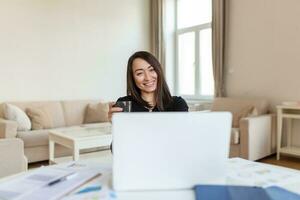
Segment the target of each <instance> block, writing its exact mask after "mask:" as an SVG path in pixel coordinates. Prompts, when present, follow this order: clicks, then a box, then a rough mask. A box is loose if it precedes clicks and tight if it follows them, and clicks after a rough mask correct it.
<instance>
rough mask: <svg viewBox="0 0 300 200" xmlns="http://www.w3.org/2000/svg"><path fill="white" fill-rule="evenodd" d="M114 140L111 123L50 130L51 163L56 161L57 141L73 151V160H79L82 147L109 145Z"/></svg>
mask: <svg viewBox="0 0 300 200" xmlns="http://www.w3.org/2000/svg"><path fill="white" fill-rule="evenodd" d="M111 142H112V135H111V124H110V123H103V124H101V126H100V127H79V128H78V129H70V130H53V131H51V132H49V164H53V163H55V162H54V152H55V143H57V144H60V145H62V146H64V147H67V148H69V149H71V150H72V151H73V160H74V161H77V160H79V152H80V150H82V149H90V148H95V147H105V146H109V145H110V144H111Z"/></svg>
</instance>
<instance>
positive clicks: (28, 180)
mask: <svg viewBox="0 0 300 200" xmlns="http://www.w3.org/2000/svg"><path fill="white" fill-rule="evenodd" d="M103 172H104V170H103V169H101V168H99V167H98V168H96V167H90V166H88V165H85V164H77V163H74V162H72V163H68V164H64V165H54V166H49V167H42V168H39V169H37V170H33V171H32V172H30V173H26V174H25V175H23V176H20V177H16V178H14V179H11V180H9V181H7V182H4V183H1V185H0V199H6V200H14V199H30V200H34V199H43V200H54V199H60V198H62V197H64V196H66V195H68V194H70V193H72V192H73V191H75V190H76V189H78V188H79V187H80V186H82V185H84V184H85V183H87V182H89V181H91V180H92V179H95V178H98V177H100V176H101V175H102V173H103Z"/></svg>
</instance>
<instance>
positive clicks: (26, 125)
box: [3, 103, 31, 131]
mask: <svg viewBox="0 0 300 200" xmlns="http://www.w3.org/2000/svg"><path fill="white" fill-rule="evenodd" d="M3 112H4V118H5V119H7V120H12V121H15V122H17V124H18V131H27V130H30V129H31V122H30V119H29V118H28V116H27V115H26V113H25V112H24V111H23V110H21V109H20V108H18V107H17V106H14V105H11V104H7V103H5V104H4V105H3Z"/></svg>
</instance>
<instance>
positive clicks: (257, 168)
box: [0, 158, 300, 200]
mask: <svg viewBox="0 0 300 200" xmlns="http://www.w3.org/2000/svg"><path fill="white" fill-rule="evenodd" d="M80 162H82V163H84V162H85V161H79V164H80ZM85 164H87V163H85ZM227 165H228V166H227V168H228V172H227V178H226V183H227V184H228V185H252V186H263V187H267V186H270V185H278V186H280V187H283V188H285V189H288V190H290V191H292V192H295V193H298V194H300V171H299V170H292V169H289V168H284V167H278V166H274V165H269V164H263V163H257V162H252V161H248V160H244V159H240V158H232V159H229V160H228V163H227ZM94 167H96V168H97V169H99V170H100V171H101V172H103V174H104V175H103V176H101V177H99V178H97V179H94V180H93V181H92V182H93V183H95V182H96V183H99V184H101V185H102V186H103V187H108V188H110V187H111V170H110V169H109V165H108V166H107V167H106V168H105V167H104V166H103V164H101V163H97V165H94ZM101 168H102V169H101ZM104 170H105V171H104ZM23 174H24V173H23ZM14 178H18V177H17V176H14V177H11V178H10V179H14ZM2 181H9V178H6V179H1V180H0V185H1V182H2ZM129 181H130V180H129ZM88 184H90V183H88ZM84 187H86V185H85V186H82V187H81V188H84ZM116 196H117V200H169V199H172V200H195V194H194V191H193V190H170V191H135V192H116ZM67 199H68V200H70V199H72V200H74V199H88V198H84V197H83V196H81V195H74V194H71V195H69V196H67V197H66V200H67ZM90 199H91V198H90Z"/></svg>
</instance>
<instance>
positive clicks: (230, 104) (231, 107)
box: [211, 97, 269, 115]
mask: <svg viewBox="0 0 300 200" xmlns="http://www.w3.org/2000/svg"><path fill="white" fill-rule="evenodd" d="M246 106H253V107H254V110H253V111H255V112H256V113H255V114H256V115H263V114H266V113H268V111H269V103H268V101H267V100H261V99H240V98H229V97H218V98H215V99H214V101H213V104H212V107H211V110H212V111H229V112H233V111H236V110H241V108H244V107H246Z"/></svg>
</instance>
